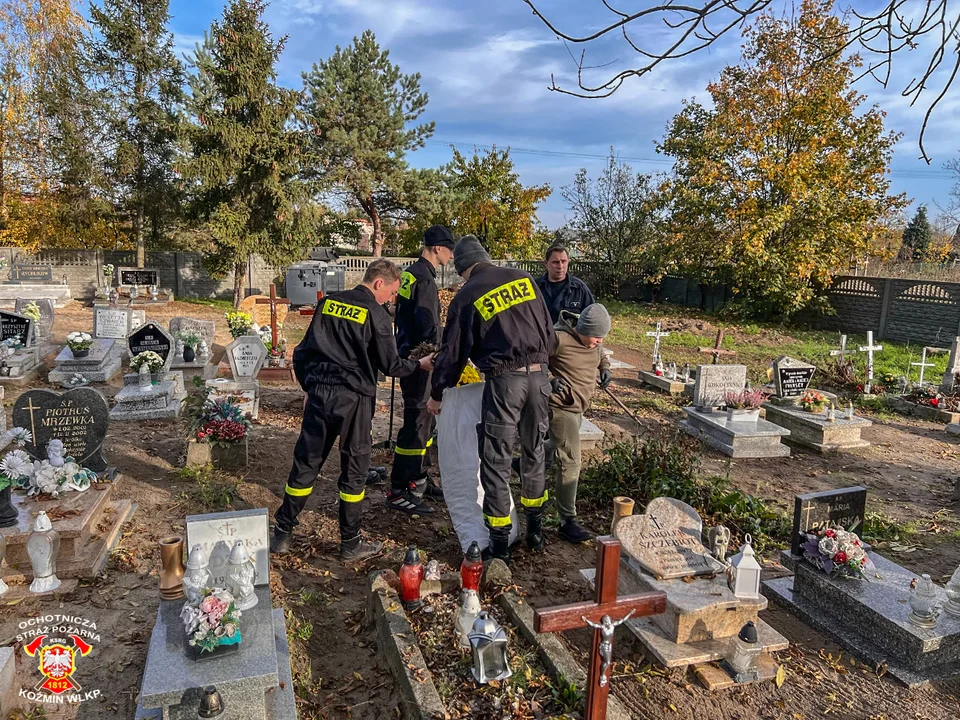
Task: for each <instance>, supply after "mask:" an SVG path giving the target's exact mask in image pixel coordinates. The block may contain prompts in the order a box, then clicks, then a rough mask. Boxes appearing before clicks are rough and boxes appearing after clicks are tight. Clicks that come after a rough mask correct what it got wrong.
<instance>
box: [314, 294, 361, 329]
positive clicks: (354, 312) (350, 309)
mask: <svg viewBox="0 0 960 720" xmlns="http://www.w3.org/2000/svg"><path fill="white" fill-rule="evenodd" d="M323 314H324V315H329V316H331V317H337V318H343V319H344V320H352V321H353V322H355V323H360V324H361V325H363V324H364V323H365V322H366V321H367V309H366V308H365V307H360V306H359V305H348V304H347V303H342V302H337V301H336V300H330V299H327V301H326V302H325V303H324V304H323Z"/></svg>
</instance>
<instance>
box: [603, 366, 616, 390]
mask: <svg viewBox="0 0 960 720" xmlns="http://www.w3.org/2000/svg"><path fill="white" fill-rule="evenodd" d="M611 380H613V373H612V372H610V368H604V369H603V370H601V371H600V389H601V390H606V389H607V386H608V385H609V384H610V381H611Z"/></svg>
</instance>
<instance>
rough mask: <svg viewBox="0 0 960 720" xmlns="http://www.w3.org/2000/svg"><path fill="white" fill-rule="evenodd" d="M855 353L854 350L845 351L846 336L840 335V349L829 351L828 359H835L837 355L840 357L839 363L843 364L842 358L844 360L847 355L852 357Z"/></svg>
mask: <svg viewBox="0 0 960 720" xmlns="http://www.w3.org/2000/svg"><path fill="white" fill-rule="evenodd" d="M855 352H856V350H847V336H846V335H841V336H840V349H839V350H831V351H830V357H837V356H838V355H839V356H840V362H841V363H843V362H844V358H845V357H846V356H847V355H853V354H854V353H855Z"/></svg>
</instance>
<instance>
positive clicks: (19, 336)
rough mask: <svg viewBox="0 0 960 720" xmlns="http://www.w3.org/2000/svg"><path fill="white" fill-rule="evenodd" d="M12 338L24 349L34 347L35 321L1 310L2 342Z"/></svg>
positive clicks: (0, 338) (0, 327)
mask: <svg viewBox="0 0 960 720" xmlns="http://www.w3.org/2000/svg"><path fill="white" fill-rule="evenodd" d="M10 338H14V339H15V340H16V341H17V342H18V343H20V344H21V345H23V346H24V347H29V346H30V345H33V344H34V335H33V320H31V319H30V318H28V317H26V316H25V315H20V314H19V313H15V312H9V311H7V310H0V341H3V340H9V339H10Z"/></svg>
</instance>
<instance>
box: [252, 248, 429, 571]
mask: <svg viewBox="0 0 960 720" xmlns="http://www.w3.org/2000/svg"><path fill="white" fill-rule="evenodd" d="M399 287H400V269H399V268H398V267H397V266H396V265H394V264H393V263H392V262H390V261H389V260H383V259H380V260H375V261H373V262H372V263H370V266H369V267H368V268H367V272H366V274H365V275H364V276H363V282H362V283H361V284H360V285H358V286H357V287H355V288H354V289H353V290H346V291H344V292H339V293H333V294H331V295H329V296H327V297H326V298H324V299H323V300H322V301H321V302H320V303H319V304H318V305H317V311H316V313H315V314H314V316H313V320H311V322H310V327H309V329H308V330H307V334H306V335H305V336H304V338H303V340H302V341H301V342H300V344H299V345H297V348H296V349H295V350H294V351H293V367H294V371H295V373H296V375H297V380H298V381H299V383H300V386H301V387H302V388H303V390H304V392H306V393H307V400H306V404H305V406H304V409H303V421H302V423H301V427H300V438H299V439H298V440H297V445H296V447H295V448H294V451H293V467H292V468H291V469H290V476H289V477H288V479H287V486H286V491H285V492H284V495H283V504H282V505H281V506H280V509H279V510H277V514H276V516H275V520H276V525H275V527H274V534H273V539H272V541H271V543H270V550H271V552H275V553H287V552H290V538H291V534H292V532H293V528H294V527H295V526H296V525H297V515H299V514H300V511H301V510H303V507H304V505H306V502H307V498H308V497H309V496H310V493H311V492H313V483H314V481H315V480H316V479H317V475H318V474H319V473H320V469H321V468H322V467H323V463H324V462H325V461H326V459H327V456H328V455H329V454H330V450H331V449H332V448H333V443H334V441H335V440H336V439H337V436H339V437H340V478H339V480H338V482H337V484H338V487H339V489H340V555H341V557H342V558H343V559H344V560H345V561H355V560H362V559H363V558H366V557H369V556H371V555H375V554H377V553H378V552H380V549H381V546H382V544H381V543H367V542H363V541H362V540H361V538H360V520H361V509H360V503H361V502H362V501H363V496H364V488H365V485H366V478H367V469H368V468H369V467H370V450H371V444H372V443H371V427H372V423H373V412H374V407H375V405H376V393H377V373H378V372H383V373H384V374H385V375H391V376H395V377H406V376H408V375H410V374H412V373H413V372H415V371H416V370H417V369H418V368H419V369H422V370H431V369H432V368H433V359H432V356H427V357H425V358H423V359H422V360H420V361H419V363H418V362H417V361H415V360H402V359H401V358H400V357H399V355H397V344H396V339H395V338H394V335H393V322H392V320H391V318H390V315H389V314H387V311H386V310H385V309H384V308H383V304H384V303H387V302H391V301H393V300H394V298H395V297H396V294H397V289H398V288H399Z"/></svg>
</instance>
